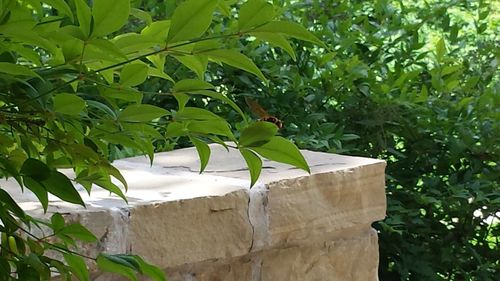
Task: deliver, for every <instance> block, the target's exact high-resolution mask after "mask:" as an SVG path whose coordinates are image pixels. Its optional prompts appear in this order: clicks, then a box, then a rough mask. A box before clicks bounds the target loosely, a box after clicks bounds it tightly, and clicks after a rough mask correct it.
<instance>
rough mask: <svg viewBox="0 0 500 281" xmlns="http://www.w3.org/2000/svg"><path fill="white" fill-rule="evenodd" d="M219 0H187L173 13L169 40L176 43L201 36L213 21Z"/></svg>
mask: <svg viewBox="0 0 500 281" xmlns="http://www.w3.org/2000/svg"><path fill="white" fill-rule="evenodd" d="M217 2H218V1H217V0H187V1H185V2H182V3H181V4H180V5H179V6H177V8H176V9H175V11H174V14H173V15H172V22H171V26H170V30H169V32H168V38H167V42H169V43H170V44H171V43H175V42H179V41H185V40H189V39H194V38H197V37H199V36H201V35H202V34H203V33H205V31H206V30H207V29H208V27H209V25H210V23H211V22H212V14H213V12H214V10H215V7H216V6H217Z"/></svg>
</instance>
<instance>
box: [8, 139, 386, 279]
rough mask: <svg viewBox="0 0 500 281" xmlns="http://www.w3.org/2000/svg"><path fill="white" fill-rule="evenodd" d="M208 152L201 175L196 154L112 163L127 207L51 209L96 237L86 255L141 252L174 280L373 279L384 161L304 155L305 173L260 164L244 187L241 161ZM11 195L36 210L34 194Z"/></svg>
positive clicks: (108, 201)
mask: <svg viewBox="0 0 500 281" xmlns="http://www.w3.org/2000/svg"><path fill="white" fill-rule="evenodd" d="M211 148H212V150H213V152H212V155H213V156H212V159H211V161H210V164H209V166H208V168H207V170H206V172H205V173H204V174H203V175H198V173H197V171H196V169H197V167H198V165H199V164H198V160H197V156H196V152H195V150H194V149H182V150H177V151H173V152H169V153H160V154H158V155H156V159H155V164H154V165H153V166H152V167H150V166H149V163H148V160H147V159H145V158H142V157H137V158H130V159H124V160H120V161H117V162H116V165H117V167H118V168H119V169H120V170H121V171H122V173H123V174H124V176H125V177H126V179H127V181H128V182H129V191H128V193H127V196H128V198H129V204H128V205H127V204H125V203H124V202H122V201H121V200H120V199H118V198H116V197H112V196H111V197H110V195H109V193H107V192H102V191H97V192H94V193H93V194H92V196H91V197H87V198H86V199H85V200H86V202H88V207H87V209H86V210H85V211H83V212H82V210H80V209H77V208H75V207H74V206H69V205H67V204H64V203H62V202H55V203H54V207H52V209H51V211H59V212H65V213H68V214H69V216H71V217H72V218H73V219H76V220H79V221H81V222H82V223H83V224H85V225H87V226H88V227H89V228H90V229H91V230H92V231H94V233H96V234H97V235H98V237H99V238H100V242H99V243H98V245H85V246H82V249H81V250H82V251H84V252H86V253H87V254H96V253H97V252H99V251H106V252H109V253H123V252H126V253H133V254H139V255H141V256H143V257H144V258H145V259H146V260H148V261H150V262H153V263H155V264H157V265H158V266H160V267H161V268H164V269H165V271H166V272H167V274H168V276H169V280H171V281H247V280H248V281H295V280H297V281H299V280H301V281H304V280H305V281H316V280H317V281H322V280H332V281H336V280H338V281H375V280H378V277H377V266H378V243H377V234H376V232H375V231H374V230H373V229H372V228H371V224H372V223H373V222H374V221H377V220H381V219H383V218H384V216H385V208H386V201H385V193H384V168H385V163H384V162H383V161H379V160H374V159H367V158H359V157H348V156H340V155H334V154H326V153H317V152H310V151H303V153H304V156H305V157H306V159H307V161H308V163H309V165H310V166H311V171H312V173H311V175H309V174H307V173H305V172H303V171H300V170H297V169H294V168H291V167H289V166H286V165H281V164H277V163H273V162H269V161H265V163H264V167H265V168H264V170H263V172H262V176H261V179H260V181H259V182H258V184H257V185H256V186H254V187H252V188H251V189H250V188H249V181H248V174H247V171H246V170H245V164H244V161H243V159H241V157H240V156H239V154H238V153H237V152H236V151H233V150H231V151H230V152H229V153H228V152H226V151H225V150H224V149H222V148H220V147H218V146H211ZM11 191H12V192H14V193H15V189H14V188H12V190H11ZM12 192H11V193H12ZM14 196H15V197H17V198H18V200H21V201H23V203H22V205H23V207H24V208H25V209H28V210H29V209H31V210H32V212H34V213H36V212H38V210H39V207H37V204H36V203H34V202H33V201H34V200H33V197H32V195H30V194H14ZM54 200H55V199H54ZM93 276H94V277H93V280H98V281H105V280H106V281H110V280H122V279H120V278H119V277H112V276H109V275H106V274H99V273H95V274H94V275H93Z"/></svg>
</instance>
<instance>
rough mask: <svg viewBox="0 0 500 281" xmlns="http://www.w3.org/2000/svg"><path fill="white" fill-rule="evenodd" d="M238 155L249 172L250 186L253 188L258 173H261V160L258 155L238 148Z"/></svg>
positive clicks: (246, 149)
mask: <svg viewBox="0 0 500 281" xmlns="http://www.w3.org/2000/svg"><path fill="white" fill-rule="evenodd" d="M240 153H241V155H242V156H243V158H244V159H245V162H246V163H247V166H248V171H249V172H250V181H251V183H250V186H253V185H254V184H255V183H256V182H257V180H258V179H259V176H260V172H261V171H262V160H261V159H260V157H259V156H258V155H256V154H255V152H253V151H252V150H250V149H248V148H240Z"/></svg>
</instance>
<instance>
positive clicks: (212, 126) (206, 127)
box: [187, 120, 236, 140]
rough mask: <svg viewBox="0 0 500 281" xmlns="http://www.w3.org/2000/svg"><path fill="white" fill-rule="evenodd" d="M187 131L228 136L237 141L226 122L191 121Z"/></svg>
mask: <svg viewBox="0 0 500 281" xmlns="http://www.w3.org/2000/svg"><path fill="white" fill-rule="evenodd" d="M187 129H188V130H189V131H190V132H196V133H200V134H214V135H219V136H226V137H228V138H230V139H231V140H236V139H235V137H234V135H233V132H231V129H230V128H229V124H228V123H227V121H226V120H206V121H189V123H188V125H187Z"/></svg>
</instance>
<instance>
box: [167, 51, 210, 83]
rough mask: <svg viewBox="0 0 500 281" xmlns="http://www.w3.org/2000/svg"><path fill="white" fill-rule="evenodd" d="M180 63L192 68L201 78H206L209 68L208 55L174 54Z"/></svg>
mask: <svg viewBox="0 0 500 281" xmlns="http://www.w3.org/2000/svg"><path fill="white" fill-rule="evenodd" d="M174 58H176V59H177V60H178V61H179V62H180V63H182V64H183V65H184V66H186V67H187V68H189V69H191V70H192V71H193V72H194V73H196V75H197V76H198V78H199V79H204V77H205V71H206V70H207V65H208V57H207V56H202V55H186V56H174Z"/></svg>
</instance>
